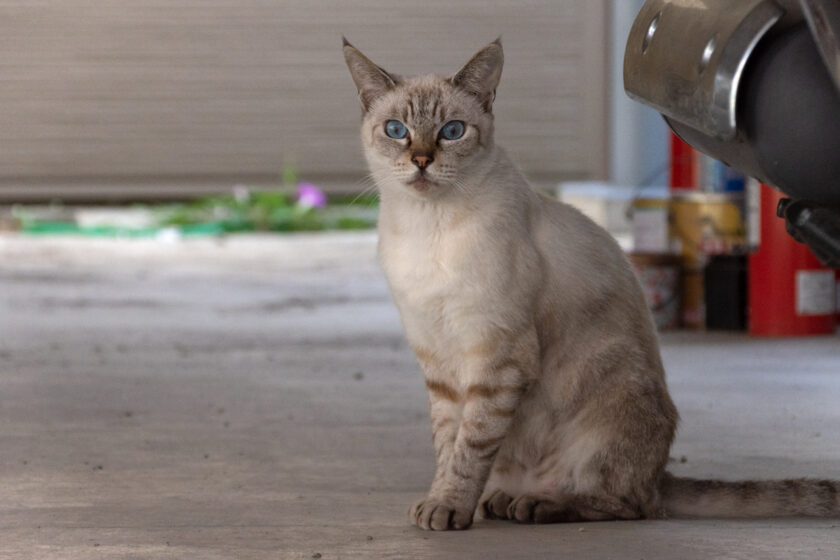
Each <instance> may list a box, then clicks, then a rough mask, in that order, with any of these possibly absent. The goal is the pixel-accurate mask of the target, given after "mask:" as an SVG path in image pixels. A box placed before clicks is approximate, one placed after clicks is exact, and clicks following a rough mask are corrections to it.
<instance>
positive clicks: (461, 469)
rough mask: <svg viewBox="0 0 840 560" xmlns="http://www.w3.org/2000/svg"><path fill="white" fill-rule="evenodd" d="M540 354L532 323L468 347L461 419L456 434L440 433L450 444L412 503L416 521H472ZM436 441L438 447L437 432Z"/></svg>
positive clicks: (444, 524) (426, 525)
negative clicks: (429, 483) (513, 333)
mask: <svg viewBox="0 0 840 560" xmlns="http://www.w3.org/2000/svg"><path fill="white" fill-rule="evenodd" d="M538 359H539V347H538V343H537V338H536V334H535V332H534V331H533V330H531V329H527V330H525V331H524V332H521V333H520V334H518V335H516V336H510V335H508V336H507V337H506V338H505V339H504V340H502V341H493V342H488V343H482V344H479V345H474V346H473V347H471V348H470V349H469V350H468V351H467V353H466V355H465V357H464V367H463V371H464V372H465V379H464V381H465V382H464V383H463V386H464V389H463V391H462V392H460V393H457V396H456V399H453V401H455V402H458V403H460V404H461V406H462V407H463V408H462V410H461V417H460V421H459V422H458V426H457V431H456V432H455V434H454V438H453V437H452V432H451V430H450V431H447V432H446V437H443V436H441V440H442V443H445V442H446V441H451V444H450V447H449V448H447V446H446V445H445V444H444V445H442V446H441V449H442V450H443V453H442V454H441V453H440V452H439V453H438V469H437V472H436V474H435V480H434V482H433V483H432V487H431V489H430V490H429V494H428V496H427V497H426V498H425V499H424V500H422V501H420V502H418V503H417V504H415V505H414V506H413V507H412V509H411V512H410V515H411V519H412V521H413V522H414V523H415V524H416V525H418V526H419V527H421V528H423V529H432V530H438V531H440V530H447V529H467V528H469V527H470V525H471V524H472V519H473V514H474V513H475V508H476V505H477V503H478V499H479V497H480V496H481V493H482V492H483V490H484V485H485V483H486V482H487V477H488V475H489V474H490V468H491V467H492V464H493V460H494V458H495V456H496V452H497V451H498V450H499V447H500V446H501V444H502V442H503V441H504V439H505V436H506V435H507V433H508V430H509V428H510V425H511V423H512V422H513V418H514V417H515V415H516V412H517V410H518V406H519V402H520V400H521V399H522V395H523V394H524V393H525V392H526V391H527V389H528V386H529V384H530V382H531V381H533V379H534V376H535V374H536V371H537V367H538ZM433 392H434V391H433V390H432V389H431V387H430V394H431V393H433ZM433 408H434V405H433ZM433 418H434V414H433ZM433 422H434V420H433ZM438 423H441V421H440V420H438ZM450 438H451V439H450ZM435 441H436V448H437V447H438V446H437V443H438V436H437V433H436V437H435ZM441 459H443V460H441Z"/></svg>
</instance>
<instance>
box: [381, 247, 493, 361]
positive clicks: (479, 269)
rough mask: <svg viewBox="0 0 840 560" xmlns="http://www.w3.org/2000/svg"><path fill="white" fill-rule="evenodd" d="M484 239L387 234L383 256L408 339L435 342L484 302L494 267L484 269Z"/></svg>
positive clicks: (466, 319) (467, 317)
mask: <svg viewBox="0 0 840 560" xmlns="http://www.w3.org/2000/svg"><path fill="white" fill-rule="evenodd" d="M481 250H482V247H481V246H480V244H475V243H472V244H469V241H468V240H463V239H460V240H459V239H457V238H456V236H454V235H453V236H450V237H449V238H448V239H446V240H445V241H442V240H440V239H436V238H435V237H434V236H427V237H421V236H417V237H411V236H403V237H397V236H393V237H387V236H386V237H383V238H381V239H380V247H379V253H380V260H381V262H382V266H383V269H384V270H385V275H386V277H387V278H388V283H389V285H390V287H391V292H392V294H393V297H394V301H395V302H396V304H397V307H398V308H399V310H400V314H401V315H402V318H403V323H404V324H405V327H406V330H407V331H408V335H409V338H410V339H412V340H413V341H414V342H417V343H421V344H437V343H439V340H438V339H440V338H446V337H453V336H457V334H458V333H457V332H451V331H455V330H456V329H457V328H458V327H459V326H462V325H463V324H464V323H465V322H468V321H470V318H471V316H473V315H475V314H476V313H478V312H479V310H480V308H481V306H482V304H483V303H484V302H486V297H485V296H486V293H487V292H488V291H489V290H490V285H491V284H492V271H489V270H485V269H486V268H487V267H486V266H483V265H482V259H481V258H479V253H480V251H481Z"/></svg>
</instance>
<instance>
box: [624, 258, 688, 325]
mask: <svg viewBox="0 0 840 560" xmlns="http://www.w3.org/2000/svg"><path fill="white" fill-rule="evenodd" d="M630 262H632V263H633V266H634V268H635V269H636V276H637V277H638V278H639V283H640V284H641V285H642V292H643V293H644V295H645V300H646V301H647V304H648V308H649V309H650V312H651V314H652V315H653V321H654V323H656V328H657V329H659V330H669V329H676V328H678V327H679V326H680V296H679V294H680V259H679V257H677V256H676V255H667V254H659V253H636V252H634V253H631V254H630Z"/></svg>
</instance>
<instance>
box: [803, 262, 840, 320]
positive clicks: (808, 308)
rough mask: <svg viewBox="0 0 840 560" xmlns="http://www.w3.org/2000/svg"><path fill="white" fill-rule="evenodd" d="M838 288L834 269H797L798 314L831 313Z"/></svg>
mask: <svg viewBox="0 0 840 560" xmlns="http://www.w3.org/2000/svg"><path fill="white" fill-rule="evenodd" d="M836 290H837V287H836V286H835V282H834V271H833V270H797V271H796V314H797V315H831V314H832V313H834V311H835V304H834V299H835V296H836Z"/></svg>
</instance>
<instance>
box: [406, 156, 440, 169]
mask: <svg viewBox="0 0 840 560" xmlns="http://www.w3.org/2000/svg"><path fill="white" fill-rule="evenodd" d="M411 161H413V162H414V165H416V166H417V167H419V168H420V169H425V168H426V166H427V165H429V164H431V163H432V162H433V161H435V158H433V157H432V156H431V155H419V154H415V155H413V156H411Z"/></svg>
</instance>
